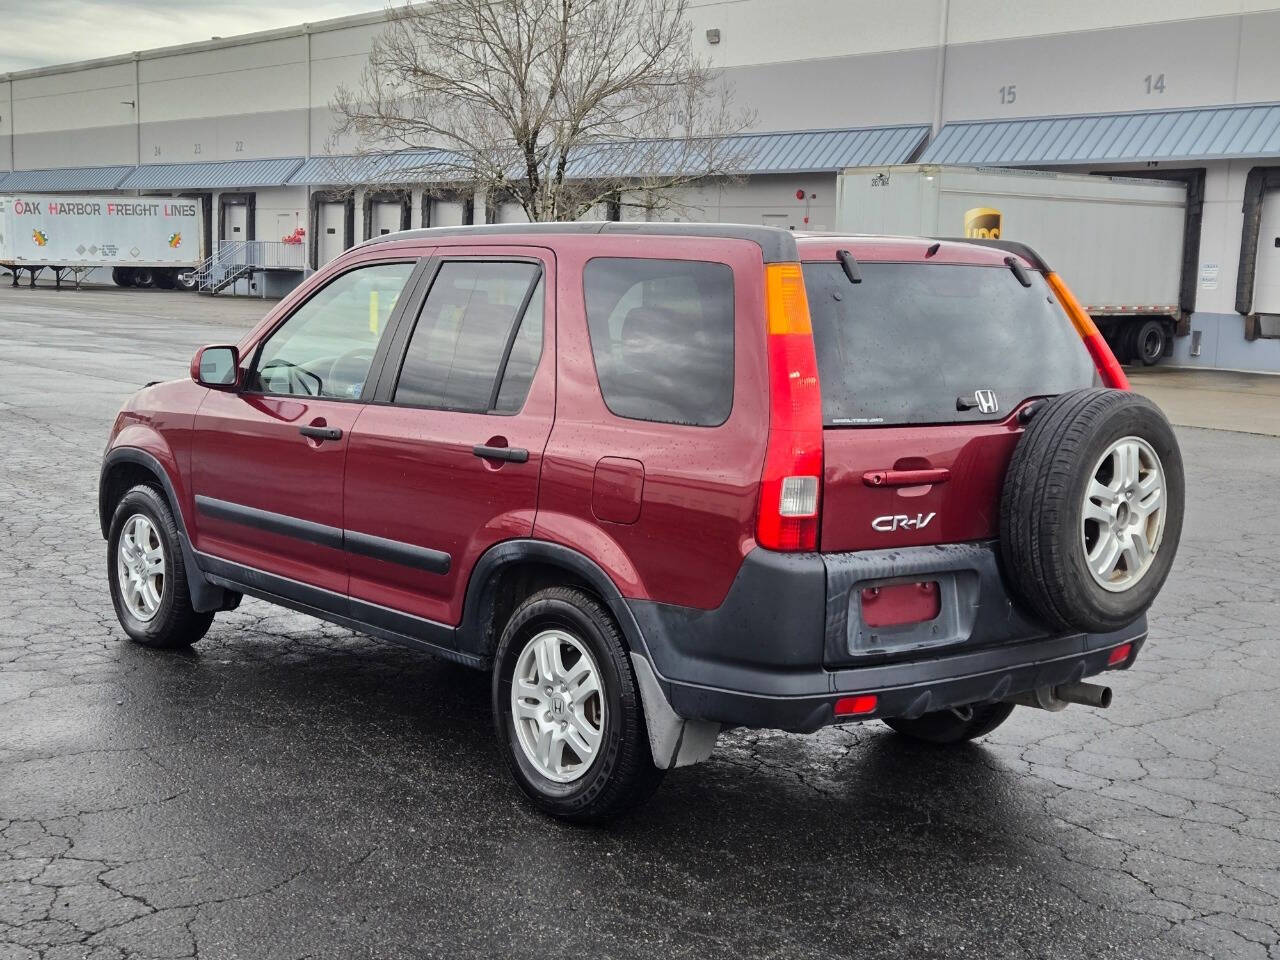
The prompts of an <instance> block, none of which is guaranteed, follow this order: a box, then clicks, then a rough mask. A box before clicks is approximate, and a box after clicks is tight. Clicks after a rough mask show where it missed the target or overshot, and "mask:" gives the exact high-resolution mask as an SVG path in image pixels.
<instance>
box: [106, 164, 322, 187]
mask: <svg viewBox="0 0 1280 960" xmlns="http://www.w3.org/2000/svg"><path fill="white" fill-rule="evenodd" d="M301 165H302V157H282V158H279V159H275V160H221V161H214V162H211V163H145V164H143V165H142V166H140V167H138V168H136V169H135V170H134V171H133V172H132V173H130V174H129V175H128V176H127V177H125V178H124V182H123V183H121V184H120V188H121V189H122V190H199V189H214V188H225V187H281V186H284V185H285V184H286V183H288V182H289V177H290V176H291V175H292V174H293V172H294V171H295V170H297V169H298V167H300V166H301Z"/></svg>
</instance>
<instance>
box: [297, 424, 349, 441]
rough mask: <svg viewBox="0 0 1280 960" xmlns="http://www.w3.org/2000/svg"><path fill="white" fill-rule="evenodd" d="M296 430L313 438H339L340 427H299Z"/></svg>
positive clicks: (340, 435) (340, 433)
mask: <svg viewBox="0 0 1280 960" xmlns="http://www.w3.org/2000/svg"><path fill="white" fill-rule="evenodd" d="M298 432H299V433H300V434H302V435H303V436H304V437H310V438H311V439H313V440H341V439H342V428H341V427H299V428H298Z"/></svg>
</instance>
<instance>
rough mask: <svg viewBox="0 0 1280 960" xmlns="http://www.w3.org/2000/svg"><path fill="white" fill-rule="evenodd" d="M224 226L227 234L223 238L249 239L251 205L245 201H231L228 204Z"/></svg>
mask: <svg viewBox="0 0 1280 960" xmlns="http://www.w3.org/2000/svg"><path fill="white" fill-rule="evenodd" d="M224 228H225V229H226V231H227V235H226V236H225V237H223V238H222V239H223V240H248V239H249V207H248V205H247V204H243V203H229V204H227V206H226V221H225V223H224Z"/></svg>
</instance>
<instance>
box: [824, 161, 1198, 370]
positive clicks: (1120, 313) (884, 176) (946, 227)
mask: <svg viewBox="0 0 1280 960" xmlns="http://www.w3.org/2000/svg"><path fill="white" fill-rule="evenodd" d="M1186 207H1187V188H1186V185H1185V184H1183V183H1181V182H1177V181H1167V180H1141V179H1135V178H1131V177H1111V176H1090V175H1081V174H1069V173H1049V172H1045V171H1037V170H1009V169H1004V168H998V167H944V166H931V165H925V164H913V165H904V166H892V167H856V168H852V169H848V170H845V171H844V172H842V173H841V174H840V175H839V177H838V178H837V181H836V228H837V229H838V230H841V231H848V232H851V233H881V234H894V235H909V236H924V237H974V238H980V239H981V238H985V239H1001V240H1014V241H1019V242H1021V243H1026V244H1028V245H1030V246H1031V247H1032V248H1034V249H1035V250H1036V252H1037V253H1039V254H1040V255H1041V256H1042V257H1044V259H1045V261H1046V262H1047V263H1048V264H1049V265H1050V266H1051V267H1052V268H1053V269H1054V270H1055V271H1057V272H1058V273H1059V274H1061V275H1062V277H1063V278H1064V279H1065V280H1066V281H1067V283H1068V284H1069V285H1070V287H1071V289H1072V292H1073V293H1075V295H1076V297H1077V299H1079V301H1080V303H1081V304H1082V305H1083V306H1084V307H1085V309H1086V310H1087V311H1088V312H1089V313H1090V314H1091V315H1092V316H1093V317H1094V318H1095V319H1096V320H1097V321H1098V325H1099V327H1101V329H1102V331H1103V333H1104V334H1105V335H1106V337H1107V339H1108V341H1110V342H1111V345H1112V349H1114V350H1115V351H1116V353H1117V354H1118V355H1119V356H1120V359H1121V360H1123V361H1132V360H1141V361H1143V362H1146V363H1154V362H1155V361H1156V360H1157V359H1158V358H1159V357H1160V356H1162V355H1164V354H1166V353H1167V352H1169V351H1170V349H1171V345H1172V338H1173V336H1174V333H1175V330H1176V323H1177V321H1178V320H1179V319H1181V316H1182V309H1181V307H1180V293H1181V289H1182V273H1183V246H1184V235H1185V230H1186V227H1185V221H1186Z"/></svg>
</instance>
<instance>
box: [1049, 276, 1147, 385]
mask: <svg viewBox="0 0 1280 960" xmlns="http://www.w3.org/2000/svg"><path fill="white" fill-rule="evenodd" d="M1044 277H1045V279H1046V280H1048V281H1049V287H1050V289H1052V290H1053V292H1054V293H1055V294H1056V295H1057V297H1058V302H1059V303H1060V304H1062V309H1064V310H1066V311H1067V316H1068V317H1070V318H1071V323H1072V325H1073V326H1074V327H1075V328H1076V333H1078V334H1080V339H1081V340H1083V341H1084V345H1085V348H1086V349H1087V350H1088V351H1089V356H1091V357H1093V365H1094V366H1095V367H1096V368H1097V369H1098V373H1099V375H1100V376H1101V377H1102V382H1103V384H1105V385H1106V386H1108V387H1114V388H1115V389H1117V390H1128V389H1129V378H1128V377H1126V376H1125V375H1124V370H1123V369H1121V367H1120V361H1118V360H1117V359H1116V356H1115V354H1114V353H1112V352H1111V348H1110V347H1109V346H1107V341H1106V340H1105V339H1104V338H1103V336H1102V333H1101V332H1099V330H1098V327H1097V325H1096V324H1095V323H1094V322H1093V317H1091V316H1089V314H1087V313H1085V312H1084V307H1082V306H1080V301H1079V300H1077V299H1076V298H1075V294H1073V293H1072V292H1071V291H1070V289H1068V287H1067V285H1066V284H1065V283H1063V281H1062V278H1061V277H1060V276H1058V275H1057V274H1056V273H1046V274H1045V275H1044Z"/></svg>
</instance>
